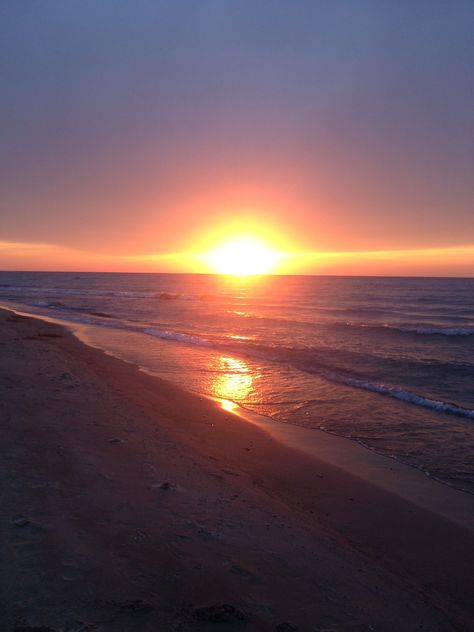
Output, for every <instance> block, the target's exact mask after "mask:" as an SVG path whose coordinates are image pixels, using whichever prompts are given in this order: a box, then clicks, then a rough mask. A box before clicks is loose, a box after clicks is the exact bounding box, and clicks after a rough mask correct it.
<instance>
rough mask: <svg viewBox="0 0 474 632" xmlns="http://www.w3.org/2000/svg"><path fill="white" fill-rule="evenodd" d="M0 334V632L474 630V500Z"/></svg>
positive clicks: (24, 324) (19, 325)
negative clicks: (0, 489)
mask: <svg viewBox="0 0 474 632" xmlns="http://www.w3.org/2000/svg"><path fill="white" fill-rule="evenodd" d="M0 323H1V326H0V374H1V377H0V388H1V398H0V411H1V417H0V418H1V420H2V441H1V454H0V467H1V470H2V474H1V476H2V482H3V485H2V502H1V505H0V507H1V522H0V524H1V537H2V549H1V564H0V574H1V582H0V583H1V596H0V599H1V601H0V603H1V606H2V607H1V609H0V629H1V630H5V631H10V630H12V631H14V630H17V631H21V630H23V631H28V630H29V631H31V632H33V631H34V630H37V631H40V630H42V631H43V632H51V631H55V632H60V631H61V632H79V631H81V630H99V631H120V632H121V631H123V632H128V631H133V630H137V631H141V630H143V631H144V632H147V631H152V630H153V631H155V632H156V631H157V630H160V631H161V630H165V631H166V630H176V631H178V630H183V631H186V630H203V631H206V630H210V631H211V630H220V629H222V630H234V629H235V630H278V631H279V632H291V631H292V630H308V631H314V632H316V631H319V632H323V631H326V632H329V631H354V632H355V631H358V632H359V631H365V630H367V631H368V630H376V631H378V630H380V631H385V630H386V631H407V632H409V631H411V630H427V631H438V630H439V631H444V630H446V631H449V630H473V629H474V605H473V604H474V586H473V581H472V569H473V568H474V529H473V527H472V518H473V516H474V497H472V496H470V495H468V494H464V493H462V492H457V491H456V490H451V489H450V488H448V487H446V486H444V485H441V484H439V483H437V482H434V481H431V480H429V479H427V478H426V477H424V476H423V475H422V474H421V473H419V472H416V475H415V474H413V478H412V475H411V474H408V473H407V471H405V469H404V468H398V467H397V465H396V464H394V463H391V462H390V461H389V460H388V459H383V463H382V461H379V460H378V459H382V457H377V456H376V455H375V457H374V455H371V453H369V452H367V459H366V463H367V464H368V465H367V466H364V464H363V463H362V461H364V459H363V457H361V456H360V454H361V450H363V449H362V448H360V449H358V451H357V455H359V456H357V458H352V457H348V456H347V453H346V452H345V450H342V449H341V454H339V453H338V452H337V451H336V450H335V449H333V446H335V445H336V443H332V442H331V440H328V441H327V442H323V441H321V442H320V445H318V443H317V441H315V442H313V443H314V445H311V449H303V447H304V446H303V445H302V443H301V435H298V437H300V438H298V437H294V436H293V438H291V437H289V438H287V439H285V440H283V439H284V437H283V434H284V433H282V434H281V436H279V435H278V432H276V433H275V432H273V431H272V429H269V431H268V430H267V429H265V424H260V425H259V424H256V423H251V422H249V421H248V420H245V419H243V418H241V417H239V416H238V415H236V414H232V413H230V412H226V411H224V410H222V409H221V408H220V407H219V406H218V405H217V404H216V403H215V402H212V401H209V400H206V399H204V398H201V397H198V396H196V395H193V394H191V393H187V392H186V391H183V390H181V389H180V388H178V387H177V386H175V385H173V384H171V383H168V382H165V381H163V380H160V379H158V378H156V377H153V376H150V375H147V374H145V373H143V372H141V371H139V370H138V368H136V367H135V366H133V365H130V364H127V363H124V362H122V361H120V360H117V359H115V358H112V357H110V356H108V355H106V354H104V353H103V352H101V351H99V350H97V349H93V348H90V347H88V346H86V345H84V344H83V343H81V342H80V341H79V340H77V338H75V337H74V336H73V335H72V334H70V333H68V332H67V330H66V329H64V328H61V327H59V326H58V325H54V324H51V323H47V322H43V321H41V320H38V319H32V318H26V317H24V316H21V315H17V314H14V313H13V312H8V311H5V310H2V311H1V312H0ZM290 434H291V431H290ZM293 434H294V433H293ZM313 436H317V435H313ZM282 437H283V439H282ZM299 442H300V443H299ZM303 443H304V441H303ZM318 450H319V454H318ZM348 450H349V451H350V449H349V448H348ZM344 455H346V456H344ZM374 458H375V460H374ZM385 463H386V464H387V465H386V466H385V465H384V464H385ZM358 464H359V465H358ZM373 468H375V470H374V469H373ZM406 470H408V468H406ZM380 472H385V474H380V475H379V473H380ZM422 479H423V480H422Z"/></svg>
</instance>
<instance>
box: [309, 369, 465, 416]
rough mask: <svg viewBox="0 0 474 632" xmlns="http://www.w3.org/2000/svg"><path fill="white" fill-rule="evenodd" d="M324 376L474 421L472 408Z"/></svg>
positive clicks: (330, 374)
mask: <svg viewBox="0 0 474 632" xmlns="http://www.w3.org/2000/svg"><path fill="white" fill-rule="evenodd" d="M322 375H323V376H324V377H326V378H327V379H328V380H330V381H332V382H337V383H338V384H346V385H347V386H353V387H355V388H360V389H363V390H365V391H371V392H372V393H380V394H381V395H386V396H388V397H393V398H395V399H398V400H401V401H403V402H409V403H410V404H415V405H417V406H422V407H423V408H431V409H432V410H437V411H439V412H443V413H449V414H451V415H458V416H460V417H467V418H468V419H474V410H471V409H470V408H464V407H462V406H457V405H456V404H452V403H450V402H442V401H439V400H436V399H431V398H429V397H424V396H423V395H417V394H416V393H412V392H411V391H405V390H403V389H401V388H398V387H395V386H388V385H387V384H381V383H377V382H369V381H364V380H361V379H359V378H355V377H350V376H348V375H338V374H337V373H333V372H324V371H323V372H322Z"/></svg>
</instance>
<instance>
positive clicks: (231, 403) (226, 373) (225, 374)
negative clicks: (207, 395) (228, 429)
mask: <svg viewBox="0 0 474 632" xmlns="http://www.w3.org/2000/svg"><path fill="white" fill-rule="evenodd" d="M216 368H217V370H218V373H216V375H215V377H214V379H213V381H212V383H211V384H210V390H211V392H212V395H213V396H214V397H216V398H218V399H219V401H220V405H221V407H222V408H223V409H224V410H227V411H228V412H234V411H235V410H236V409H237V408H238V404H236V403H235V402H242V401H245V400H246V399H248V398H249V395H250V393H251V391H252V387H253V377H252V374H251V373H250V370H249V368H248V366H247V364H246V363H245V362H244V361H243V360H239V359H237V358H233V357H231V356H221V357H220V358H219V360H218V365H217V367H216Z"/></svg>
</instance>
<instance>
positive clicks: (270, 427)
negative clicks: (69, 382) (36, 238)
mask: <svg viewBox="0 0 474 632" xmlns="http://www.w3.org/2000/svg"><path fill="white" fill-rule="evenodd" d="M0 309H7V308H6V307H4V306H2V307H0ZM9 311H12V312H14V313H17V314H20V315H23V316H25V317H27V318H35V319H38V320H40V321H44V322H49V323H52V324H56V325H58V326H60V327H64V328H65V329H66V330H67V331H69V332H70V333H71V334H72V335H73V336H74V337H75V338H76V339H78V340H79V341H80V342H82V343H83V344H85V345H87V346H89V347H90V348H92V349H98V350H100V351H102V352H104V353H105V354H106V355H109V356H110V357H112V358H115V359H118V360H120V358H118V357H117V356H115V355H114V354H113V352H110V351H108V350H106V349H105V348H103V347H99V346H95V345H93V344H91V343H90V342H89V341H88V337H87V331H86V330H87V328H88V327H94V325H83V324H80V323H68V322H67V321H62V320H61V319H60V318H53V317H48V316H43V315H39V314H29V313H28V312H23V311H21V310H17V309H13V308H11V309H10V310H9ZM84 332H85V333H84ZM120 361H123V362H126V363H127V364H131V366H136V365H134V364H133V363H128V362H127V361H126V360H120ZM138 369H139V370H140V371H142V372H143V373H145V374H147V375H151V376H154V377H156V378H157V379H159V380H161V381H163V382H167V380H166V379H165V378H162V377H161V376H159V375H157V374H155V373H153V371H149V370H147V369H145V368H141V367H138ZM169 383H170V384H173V386H174V387H176V388H178V389H180V390H184V391H185V392H186V393H187V394H189V395H191V396H195V397H200V398H204V399H207V400H209V401H212V402H214V403H215V404H216V406H217V407H218V408H223V409H224V410H226V411H228V412H231V413H232V414H235V415H237V416H239V417H240V418H241V419H243V420H245V421H247V422H248V423H252V424H255V425H256V426H257V427H259V428H260V429H262V430H263V431H264V432H265V433H267V434H268V435H269V436H270V437H271V438H273V439H274V440H276V441H277V442H279V443H282V444H284V445H285V446H287V447H289V448H292V449H295V450H298V451H300V452H303V453H305V454H307V455H309V456H313V457H316V458H319V459H322V460H324V461H325V462H327V463H329V464H331V465H333V466H335V467H338V468H341V469H342V470H344V471H347V472H349V473H351V474H352V475H354V476H357V477H360V478H362V479H364V480H366V481H369V482H371V483H372V484H374V485H377V486H379V487H381V488H383V489H386V490H387V491H390V492H392V493H395V494H397V495H399V496H401V497H402V498H404V499H405V500H408V501H409V502H413V503H415V504H416V505H420V506H421V507H423V508H425V509H427V510H429V511H432V512H433V513H437V514H439V515H441V516H443V517H444V518H446V519H448V520H451V521H454V522H456V523H457V524H459V525H461V526H463V527H467V528H469V529H473V530H474V494H471V493H469V492H468V491H466V490H461V489H458V488H456V487H454V486H452V485H449V484H448V483H446V482H444V481H442V480H438V479H436V478H434V477H431V476H429V474H427V473H426V472H424V471H423V470H422V469H421V468H416V467H415V466H413V465H409V464H407V463H403V462H402V461H399V460H398V459H396V458H395V457H393V458H391V457H389V456H386V455H384V454H381V453H379V452H377V451H376V450H374V449H372V448H370V447H369V446H366V445H364V444H362V443H360V442H358V441H355V440H353V439H350V438H347V437H343V436H342V435H337V434H334V433H331V432H328V431H325V430H321V429H318V428H304V427H302V426H297V425H294V424H288V423H284V422H281V421H278V420H275V419H273V418H271V417H266V416H264V415H260V414H258V413H256V412H254V411H251V410H248V409H246V408H245V407H242V406H240V405H239V404H236V403H234V402H230V401H227V400H219V398H214V397H211V396H208V395H206V394H203V393H196V392H193V391H188V390H186V389H183V388H182V387H181V386H180V385H178V384H176V383H174V382H172V381H170V382H169Z"/></svg>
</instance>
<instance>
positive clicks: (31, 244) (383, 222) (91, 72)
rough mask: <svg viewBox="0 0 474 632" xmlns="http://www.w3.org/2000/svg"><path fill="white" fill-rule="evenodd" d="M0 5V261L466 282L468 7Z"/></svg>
mask: <svg viewBox="0 0 474 632" xmlns="http://www.w3.org/2000/svg"><path fill="white" fill-rule="evenodd" d="M0 14H1V26H0V29H1V31H0V32H1V38H0V55H1V59H2V72H1V79H0V81H1V86H2V95H3V98H2V100H1V102H0V116H1V119H2V122H3V127H4V134H3V143H2V149H1V150H0V160H1V164H2V169H1V171H0V184H1V189H2V196H1V202H0V205H1V206H0V218H1V221H0V268H1V269H4V270H78V271H79V270H80V271H87V270H101V271H114V270H120V271H149V272H160V271H162V272H174V271H176V272H182V271H185V272H212V271H216V270H217V271H219V270H218V268H219V265H220V269H221V270H222V271H226V270H229V269H232V267H231V268H229V266H227V267H226V265H224V264H223V263H222V261H221V262H220V263H219V264H218V265H217V268H216V265H215V260H214V268H213V267H212V265H211V264H210V262H212V261H213V259H212V256H211V255H212V253H213V252H217V251H219V252H222V249H223V248H224V250H225V248H226V247H227V248H228V244H229V242H233V241H236V240H237V241H238V240H241V241H242V240H249V239H250V240H256V241H257V242H258V243H259V244H261V245H260V246H259V247H260V252H267V255H268V253H270V252H271V253H274V254H273V255H272V257H273V259H272V267H271V268H270V267H265V266H264V267H263V268H262V266H261V265H260V266H258V265H257V266H256V267H255V269H256V270H257V271H259V270H263V269H265V271H267V272H268V271H269V272H276V273H305V274H369V275H384V274H387V275H421V276H424V275H426V276H473V275H474V212H473V211H474V209H473V208H472V200H473V199H474V195H473V193H474V191H473V181H474V179H473V178H472V173H473V166H474V152H473V143H472V138H473V132H474V107H473V102H472V101H473V99H472V95H473V94H474V85H473V84H474V78H473V73H472V67H473V62H474V41H473V39H472V36H471V33H472V30H473V27H474V8H473V5H472V3H470V2H462V1H461V2H457V3H443V2H421V1H416V2H397V3H395V2H374V1H361V2H357V3H352V2H343V1H338V2H333V3H330V4H326V3H322V2H306V1H300V2H297V3H287V2H281V1H278V0H277V1H272V2H269V1H266V2H265V1H264V2H259V3H258V4H257V3H254V2H250V1H239V2H235V1H234V2H231V1H219V2H218V1H216V0H214V1H210V0H204V1H203V2H200V3H191V2H157V3H154V2H145V1H138V2H133V3H130V2H121V1H114V2H110V1H104V2H102V3H100V4H97V3H92V2H69V3H56V2H46V3H23V2H6V3H3V4H2V7H1V8H0ZM248 269H249V270H250V273H251V272H252V269H251V268H248Z"/></svg>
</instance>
